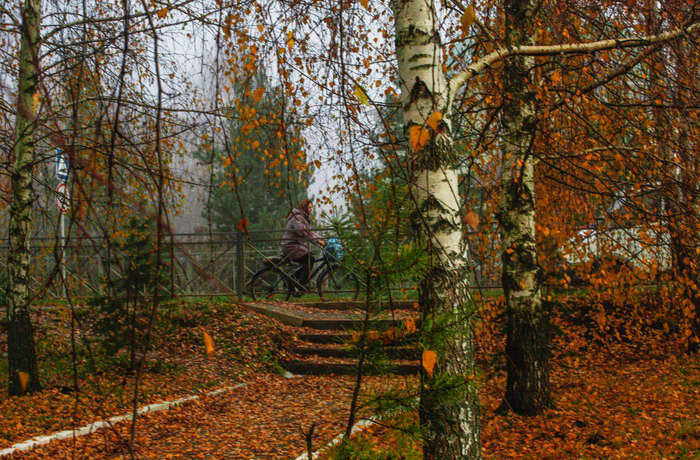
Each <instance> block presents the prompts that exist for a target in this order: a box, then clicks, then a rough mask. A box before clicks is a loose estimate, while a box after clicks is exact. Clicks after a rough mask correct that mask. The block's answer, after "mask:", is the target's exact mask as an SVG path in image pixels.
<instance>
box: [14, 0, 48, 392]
mask: <svg viewBox="0 0 700 460" xmlns="http://www.w3.org/2000/svg"><path fill="white" fill-rule="evenodd" d="M40 25H41V0H25V2H24V6H23V7H22V30H21V32H22V35H21V37H22V38H21V40H22V42H21V47H20V55H19V78H18V81H19V91H18V95H17V117H16V140H15V150H14V154H15V162H14V165H13V168H12V202H11V204H10V224H9V239H10V241H9V254H8V272H9V276H8V278H9V279H8V292H7V299H8V305H7V320H8V330H7V358H8V370H9V382H8V389H9V393H10V394H11V395H18V394H21V393H23V392H24V391H25V390H26V391H28V392H31V391H37V390H40V389H41V385H40V382H39V372H38V369H37V361H36V350H35V345H34V331H33V328H32V323H31V320H30V318H29V262H30V252H29V233H30V230H31V220H32V203H33V190H32V169H33V166H34V156H35V155H34V152H35V148H34V131H35V130H36V108H37V107H36V106H37V103H38V75H37V70H38V59H39V27H40ZM21 376H23V377H26V376H28V377H29V381H28V382H27V383H26V388H25V389H23V388H22V383H21V381H22V380H24V379H23V378H21Z"/></svg>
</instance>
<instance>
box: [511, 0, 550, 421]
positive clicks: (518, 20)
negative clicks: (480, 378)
mask: <svg viewBox="0 0 700 460" xmlns="http://www.w3.org/2000/svg"><path fill="white" fill-rule="evenodd" d="M504 6H505V13H506V15H505V17H506V24H505V28H506V43H507V44H508V45H510V46H513V47H518V46H523V45H531V44H532V43H533V42H534V37H533V35H532V34H531V33H530V32H529V29H531V27H530V26H529V24H531V22H532V20H533V17H532V15H533V12H534V10H535V8H536V6H535V2H532V1H531V0H506V2H505V5H504ZM533 64H534V58H532V57H527V56H517V55H516V56H512V57H510V58H509V59H508V60H507V61H506V65H505V66H504V67H503V71H502V75H503V91H504V95H503V100H504V102H503V118H502V125H503V130H504V133H503V138H502V141H501V142H502V144H501V151H502V171H501V183H502V186H503V197H502V209H501V214H500V220H501V241H502V244H503V253H502V261H503V274H502V283H503V291H504V294H505V299H506V315H507V325H506V368H507V372H508V375H507V381H506V392H505V401H504V403H505V407H507V408H510V409H512V410H513V411H514V412H516V413H519V414H527V415H534V414H538V413H540V412H542V411H543V410H544V409H546V408H547V407H549V406H550V405H551V396H550V389H549V360H548V346H549V334H548V331H549V324H548V321H547V320H548V316H547V314H546V312H545V311H544V309H543V306H542V295H541V268H540V266H539V263H538V261H537V249H536V246H535V180H534V161H535V159H534V157H533V152H532V149H533V142H534V137H535V130H536V125H537V115H536V109H535V91H534V87H533V82H532V74H531V72H530V69H531V68H532V67H533Z"/></svg>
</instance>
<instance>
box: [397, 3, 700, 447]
mask: <svg viewBox="0 0 700 460" xmlns="http://www.w3.org/2000/svg"><path fill="white" fill-rule="evenodd" d="M436 8H437V7H436V5H435V3H433V2H425V1H412V0H405V1H399V0H397V1H394V2H393V3H392V9H393V13H394V21H395V36H396V54H397V59H398V67H399V74H400V85H401V105H402V109H403V115H404V131H405V133H406V137H407V138H408V139H410V144H411V147H412V149H413V156H412V166H413V167H414V168H415V171H414V176H413V177H414V181H415V182H414V185H413V187H412V191H413V193H414V196H415V200H416V209H417V210H418V213H417V214H416V220H417V222H418V223H419V225H420V228H421V229H422V233H423V235H424V238H425V244H426V249H427V251H428V254H429V266H428V269H427V271H426V273H425V276H424V278H423V280H422V282H421V285H420V288H419V291H420V293H419V297H420V305H421V317H422V319H423V328H424V329H423V331H422V333H423V342H424V344H428V346H430V345H435V343H436V340H435V337H436V335H437V334H436V332H437V331H436V330H434V329H431V327H432V325H433V324H435V323H434V321H433V319H434V318H437V317H447V318H448V321H447V323H448V324H459V328H453V329H451V330H450V333H449V334H448V335H447V336H446V337H443V338H445V339H446V340H445V342H444V344H443V346H442V349H438V350H437V353H436V356H437V362H436V364H435V367H434V369H433V370H432V372H426V373H423V374H422V387H421V404H420V419H421V424H422V427H423V430H424V432H423V436H424V438H423V450H424V456H425V458H440V459H447V458H479V457H480V455H481V454H480V449H479V424H478V420H479V416H478V401H477V397H476V396H477V395H476V391H475V390H473V389H468V385H466V382H467V381H468V380H469V376H470V375H472V372H473V366H474V362H473V352H474V346H473V336H472V332H471V331H472V325H471V322H470V318H471V317H472V314H473V309H472V308H471V307H470V301H469V295H468V291H467V289H466V279H465V278H466V277H465V270H464V267H465V260H464V257H463V254H464V251H463V241H462V232H461V230H460V224H459V221H460V218H459V216H460V202H459V197H458V194H457V192H456V190H457V170H456V167H455V164H456V161H455V154H456V153H455V151H454V147H453V139H452V135H451V132H452V126H451V117H452V113H451V111H452V102H453V100H454V98H455V97H456V95H457V93H458V91H460V90H461V89H463V87H465V86H466V85H467V84H468V82H469V81H470V79H471V78H472V77H474V76H475V75H477V74H479V73H480V72H482V71H483V70H485V69H487V68H488V67H490V66H492V65H494V64H496V63H498V62H499V61H505V62H504V66H505V68H504V70H503V72H504V75H505V78H506V81H507V84H506V87H505V90H506V96H507V97H508V98H512V99H509V102H508V103H507V104H506V107H505V112H504V118H503V123H504V127H505V136H504V139H503V156H504V162H505V163H504V167H503V171H504V172H503V184H504V187H505V188H506V190H504V198H503V209H502V216H503V218H504V227H506V228H504V231H503V234H504V238H507V241H509V242H510V244H511V246H512V244H514V243H515V249H512V248H509V246H508V244H506V245H505V246H504V248H505V251H506V254H508V256H510V255H511V253H508V250H509V249H511V250H512V253H515V251H516V250H517V251H518V253H517V254H516V257H515V261H512V259H511V260H510V261H506V262H507V264H506V265H504V270H505V271H504V275H503V276H504V284H506V285H507V286H505V287H506V290H509V291H508V292H507V294H506V297H507V298H508V299H509V307H508V308H509V309H510V311H512V312H513V313H514V314H513V315H512V319H511V321H512V328H513V333H512V339H511V342H510V343H511V348H510V352H511V353H512V354H515V353H521V354H522V356H520V358H519V359H518V361H514V362H513V364H514V365H516V366H517V367H518V372H520V374H519V375H513V377H512V381H511V384H510V386H511V387H510V390H509V391H508V392H507V394H508V396H507V397H508V399H509V400H510V401H516V396H515V394H517V395H518V396H517V397H518V398H520V399H522V401H521V402H518V405H519V406H518V407H519V408H522V409H523V410H524V411H527V412H529V411H531V410H540V408H541V407H543V406H546V405H548V404H549V391H548V373H547V371H546V355H545V354H546V337H545V336H544V333H543V332H542V331H541V330H539V328H540V327H541V324H542V320H543V319H544V318H543V313H542V311H541V303H540V302H541V300H540V294H539V288H538V286H537V281H536V279H537V271H538V269H537V262H536V255H535V252H534V192H533V188H532V187H533V185H532V184H533V182H532V181H533V179H532V175H533V172H532V162H531V161H529V162H528V161H524V160H527V152H528V149H529V143H528V141H529V140H530V139H531V137H532V135H533V129H534V126H533V124H534V119H533V117H534V113H533V106H532V104H533V101H532V96H531V94H529V93H528V90H527V78H528V77H527V71H528V68H529V67H528V66H529V64H530V63H531V60H529V59H526V58H525V57H526V56H554V55H559V54H570V53H586V52H588V53H592V52H597V51H602V50H607V49H613V48H631V47H643V46H648V45H650V44H653V43H658V42H662V41H666V40H671V39H674V38H676V37H679V36H681V35H683V34H687V35H692V34H694V33H696V32H697V30H698V27H699V25H698V24H697V23H694V24H691V25H689V26H686V27H684V28H681V29H677V30H674V31H670V32H665V33H662V34H658V35H654V36H646V37H640V38H617V39H610V40H601V41H597V42H590V43H569V44H556V45H536V44H533V43H534V42H535V37H534V35H533V34H532V32H529V31H528V30H527V29H526V26H525V25H521V24H522V23H519V22H518V21H522V20H523V19H524V18H525V17H526V16H527V15H528V14H531V11H532V5H531V4H530V2H525V1H509V2H506V16H507V17H508V19H507V28H508V29H510V30H509V32H507V35H506V38H507V46H505V47H499V48H497V49H495V50H494V51H492V52H490V53H488V54H486V55H485V56H483V57H482V58H480V59H476V60H475V62H473V63H472V64H471V65H469V66H467V68H466V70H465V71H464V72H461V73H459V74H457V75H455V76H454V77H453V78H452V79H451V80H450V81H448V80H447V78H446V76H445V74H444V71H443V64H444V62H443V59H442V55H441V53H440V37H439V35H438V31H437V27H436V23H435V17H436V16H437V11H436ZM474 19H475V18H474V10H473V6H470V7H468V8H467V9H466V10H465V12H464V15H463V16H462V24H463V26H467V27H468V25H470V24H471V23H473V22H474ZM513 58H516V59H513ZM523 195H524V197H523ZM511 262H514V263H511ZM523 283H524V285H523ZM516 299H517V301H516ZM523 313H524V315H525V316H524V317H522V316H519V315H522V314H523ZM426 326H427V327H426ZM515 342H519V343H518V345H517V347H516V345H515ZM435 348H438V347H435ZM516 350H517V351H516ZM425 357H426V354H425V353H424V364H425ZM431 364H432V363H431ZM431 369H432V368H431ZM524 369H525V370H524ZM441 378H442V379H446V380H448V381H451V382H453V383H455V387H454V388H460V390H459V391H458V392H457V393H456V394H455V393H453V394H452V395H451V396H452V397H451V398H449V399H448V401H444V400H443V401H440V399H439V398H437V397H436V396H435V393H434V392H433V391H431V388H430V384H431V382H432V381H433V380H440V379H441ZM533 382H535V385H536V388H535V389H534V391H533V388H530V385H532V384H533ZM533 395H534V397H533Z"/></svg>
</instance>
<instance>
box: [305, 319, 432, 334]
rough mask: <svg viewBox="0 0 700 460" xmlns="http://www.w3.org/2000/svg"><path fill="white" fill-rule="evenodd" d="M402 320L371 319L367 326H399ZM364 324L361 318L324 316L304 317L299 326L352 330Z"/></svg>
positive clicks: (416, 320)
mask: <svg viewBox="0 0 700 460" xmlns="http://www.w3.org/2000/svg"><path fill="white" fill-rule="evenodd" d="M414 320H415V322H416V326H418V323H419V320H418V319H414ZM402 323H403V321H402V320H397V321H394V320H391V319H373V320H370V321H369V327H370V328H371V329H379V330H382V329H387V328H390V327H392V326H401V324H402ZM363 324H364V320H362V319H347V318H326V319H304V321H303V322H302V324H301V326H303V327H309V328H312V329H320V330H341V331H346V330H353V329H355V330H356V329H361V328H362V326H363Z"/></svg>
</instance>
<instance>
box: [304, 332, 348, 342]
mask: <svg viewBox="0 0 700 460" xmlns="http://www.w3.org/2000/svg"><path fill="white" fill-rule="evenodd" d="M297 338H298V339H299V340H301V341H302V342H309V343H347V342H348V340H350V334H347V333H337V334H320V333H316V334H310V333H302V334H297Z"/></svg>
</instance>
